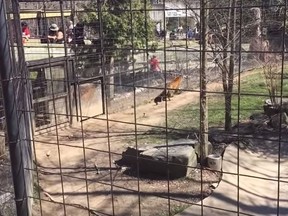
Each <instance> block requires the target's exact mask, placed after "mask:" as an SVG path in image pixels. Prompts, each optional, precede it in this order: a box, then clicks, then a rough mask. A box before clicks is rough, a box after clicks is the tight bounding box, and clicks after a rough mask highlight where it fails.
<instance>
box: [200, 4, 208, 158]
mask: <svg viewBox="0 0 288 216" xmlns="http://www.w3.org/2000/svg"><path fill="white" fill-rule="evenodd" d="M208 1H209V0H208ZM208 1H207V0H201V2H200V6H201V9H200V16H201V22H200V25H201V27H200V32H201V36H200V37H201V40H202V49H201V53H200V59H201V67H200V135H199V138H200V146H201V151H200V160H201V163H204V161H205V159H206V157H207V156H208V106H207V93H206V90H207V79H206V72H207V36H208V35H207V32H208V19H209V13H208V10H207V9H206V7H209V3H208Z"/></svg>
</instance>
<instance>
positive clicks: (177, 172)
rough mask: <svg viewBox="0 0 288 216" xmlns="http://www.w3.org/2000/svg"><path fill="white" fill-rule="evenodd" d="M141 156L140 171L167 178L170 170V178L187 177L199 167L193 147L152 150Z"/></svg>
mask: <svg viewBox="0 0 288 216" xmlns="http://www.w3.org/2000/svg"><path fill="white" fill-rule="evenodd" d="M167 148H168V149H167ZM167 153H168V154H167ZM139 156H140V157H139V168H140V171H142V172H150V173H157V174H159V175H163V176H165V175H167V173H168V170H169V176H170V178H179V177H184V176H187V175H188V174H189V173H190V172H191V170H192V169H193V168H195V167H196V166H197V156H196V153H195V151H194V148H193V147H192V146H191V145H176V146H169V147H159V148H151V149H148V150H146V151H143V152H142V153H140V155H139Z"/></svg>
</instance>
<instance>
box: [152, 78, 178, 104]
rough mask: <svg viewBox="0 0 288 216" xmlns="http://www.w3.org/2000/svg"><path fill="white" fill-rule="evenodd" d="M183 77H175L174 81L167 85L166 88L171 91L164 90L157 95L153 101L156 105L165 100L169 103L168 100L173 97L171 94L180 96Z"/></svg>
mask: <svg viewBox="0 0 288 216" xmlns="http://www.w3.org/2000/svg"><path fill="white" fill-rule="evenodd" d="M182 79H183V76H177V77H176V78H175V79H174V80H172V82H171V83H169V84H168V88H169V89H171V90H166V91H165V89H164V90H163V91H162V92H161V94H159V95H158V96H157V97H156V98H155V99H154V102H155V103H156V105H158V103H160V102H162V101H166V100H167V99H168V100H169V101H170V98H171V97H173V93H174V94H175V93H176V94H177V93H178V94H180V93H181V91H179V88H180V85H181V82H182Z"/></svg>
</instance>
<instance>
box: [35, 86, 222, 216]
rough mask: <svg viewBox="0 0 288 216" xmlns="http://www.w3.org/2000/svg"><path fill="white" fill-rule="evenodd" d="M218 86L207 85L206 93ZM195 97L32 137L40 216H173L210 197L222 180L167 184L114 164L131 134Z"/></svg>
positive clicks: (209, 176)
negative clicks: (36, 166) (39, 190)
mask: <svg viewBox="0 0 288 216" xmlns="http://www.w3.org/2000/svg"><path fill="white" fill-rule="evenodd" d="M219 86H221V85H220V84H219V85H218V84H210V85H209V88H210V90H211V91H212V90H215V88H219ZM159 91H160V90H159ZM198 97H199V93H198V92H184V93H182V94H180V95H176V96H174V97H173V98H172V101H168V103H167V104H166V103H165V102H164V103H161V104H160V105H158V106H156V105H155V104H153V103H147V104H144V105H141V106H139V107H136V108H135V109H134V108H130V109H126V110H124V111H123V112H121V113H120V112H119V113H114V114H111V115H109V116H106V115H103V116H100V117H98V118H97V119H96V118H95V119H90V120H88V121H85V122H83V123H82V124H81V123H79V124H78V125H74V126H71V127H70V128H66V129H61V130H58V131H55V132H50V133H49V134H46V135H41V136H40V135H39V136H37V137H35V149H36V151H35V155H36V159H37V160H36V163H37V164H38V171H39V178H40V187H41V198H42V199H44V200H47V201H50V202H45V201H42V202H41V208H40V209H39V211H42V214H43V215H59V216H60V215H65V213H64V212H66V215H88V211H87V209H86V210H85V209H84V208H86V207H87V208H89V209H92V210H95V211H93V212H94V213H95V214H96V215H121V216H122V215H123V216H126V215H133V216H134V215H140V211H141V215H145V216H146V215H147V216H149V215H151V216H155V215H156V216H157V215H159V216H160V215H169V213H168V211H169V209H170V212H171V213H173V214H175V213H177V212H179V211H182V210H183V209H184V208H186V207H188V206H189V205H191V204H193V203H196V202H199V201H200V200H201V199H203V198H205V197H207V196H209V194H211V192H212V190H213V189H212V187H211V184H213V183H218V182H219V180H220V174H219V173H214V172H212V171H210V170H203V171H202V172H201V171H200V169H195V170H194V171H193V172H192V173H191V175H190V176H189V177H186V178H182V179H176V180H171V179H170V180H169V179H167V178H166V177H160V176H158V177H157V176H155V175H152V174H151V175H146V176H144V175H140V174H139V173H138V172H137V171H133V170H125V169H121V167H118V166H117V165H116V164H115V163H114V161H116V160H118V159H120V158H121V153H122V152H123V151H124V150H125V149H126V148H127V146H128V145H131V144H134V145H136V142H135V137H136V136H135V134H141V133H145V132H146V131H148V130H149V129H151V128H152V127H151V126H157V125H159V124H160V123H162V122H164V121H165V108H167V110H168V111H169V110H174V109H177V108H180V107H181V106H184V105H186V104H188V103H191V102H193V100H194V101H195V102H197V99H198ZM188 98H189V100H187V99H188ZM166 105H167V107H166ZM134 113H135V115H134ZM135 116H136V118H135ZM107 118H109V121H108V123H107V121H106V119H107ZM135 122H136V123H137V126H135V124H134V123H135ZM128 140H129V142H128ZM131 140H134V142H133V141H132V143H131ZM84 146H85V148H86V150H85V151H83V147H84ZM59 158H60V160H59ZM60 168H61V169H60ZM201 174H202V178H201ZM61 177H62V178H61ZM201 182H202V184H201ZM111 183H112V184H111ZM62 191H64V193H63V192H62ZM62 203H65V204H66V205H62ZM80 205H81V206H80ZM64 206H65V209H64ZM91 212H92V211H90V213H91ZM39 214H40V212H39Z"/></svg>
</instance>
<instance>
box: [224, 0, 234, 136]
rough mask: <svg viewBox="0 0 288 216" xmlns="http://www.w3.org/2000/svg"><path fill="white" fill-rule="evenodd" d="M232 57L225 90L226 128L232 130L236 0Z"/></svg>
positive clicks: (231, 13)
mask: <svg viewBox="0 0 288 216" xmlns="http://www.w3.org/2000/svg"><path fill="white" fill-rule="evenodd" d="M230 3H231V4H230V6H231V7H230V10H231V12H230V17H229V18H230V21H229V23H230V31H229V34H230V59H229V71H228V79H227V91H226V92H225V93H226V94H225V130H226V131H230V130H231V129H232V113H231V112H232V110H231V108H232V107H231V103H232V92H233V80H234V65H235V44H236V40H235V32H236V8H235V6H236V5H235V0H231V2H230Z"/></svg>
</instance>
